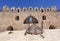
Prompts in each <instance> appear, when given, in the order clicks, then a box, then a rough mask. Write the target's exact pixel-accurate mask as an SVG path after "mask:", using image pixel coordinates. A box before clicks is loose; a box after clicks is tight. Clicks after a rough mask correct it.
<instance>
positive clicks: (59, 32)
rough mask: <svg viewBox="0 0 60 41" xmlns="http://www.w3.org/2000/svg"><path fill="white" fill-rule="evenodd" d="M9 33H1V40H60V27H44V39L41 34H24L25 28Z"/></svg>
mask: <svg viewBox="0 0 60 41" xmlns="http://www.w3.org/2000/svg"><path fill="white" fill-rule="evenodd" d="M8 33H9V31H5V32H2V33H0V41H60V29H53V30H48V29H44V33H43V36H44V37H45V38H44V39H43V38H42V37H41V36H40V35H30V34H27V35H24V33H25V30H21V31H13V33H11V34H8Z"/></svg>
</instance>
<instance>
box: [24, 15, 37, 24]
mask: <svg viewBox="0 0 60 41" xmlns="http://www.w3.org/2000/svg"><path fill="white" fill-rule="evenodd" d="M29 23H38V20H37V19H36V18H35V17H33V16H29V17H27V18H26V19H25V20H24V24H29Z"/></svg>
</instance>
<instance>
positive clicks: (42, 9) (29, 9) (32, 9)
mask: <svg viewBox="0 0 60 41" xmlns="http://www.w3.org/2000/svg"><path fill="white" fill-rule="evenodd" d="M3 11H17V12H20V11H41V12H44V11H56V6H52V7H51V8H49V7H47V8H46V9H45V8H43V7H41V8H40V9H39V8H38V7H34V8H32V7H29V8H26V7H23V8H20V7H18V8H15V7H11V8H10V9H9V7H8V6H6V5H5V6H3Z"/></svg>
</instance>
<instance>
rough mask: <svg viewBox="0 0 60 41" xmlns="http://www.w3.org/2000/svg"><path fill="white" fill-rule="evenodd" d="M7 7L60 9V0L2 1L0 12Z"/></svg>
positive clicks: (0, 2) (0, 0)
mask: <svg viewBox="0 0 60 41" xmlns="http://www.w3.org/2000/svg"><path fill="white" fill-rule="evenodd" d="M4 5H7V6H8V7H9V8H11V7H16V8H17V7H18V6H19V7H21V8H23V7H27V8H28V7H29V6H31V7H33V8H34V7H38V8H40V7H41V6H42V7H44V8H46V7H51V6H56V7H57V9H58V10H59V9H60V0H0V10H2V8H3V6H4Z"/></svg>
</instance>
